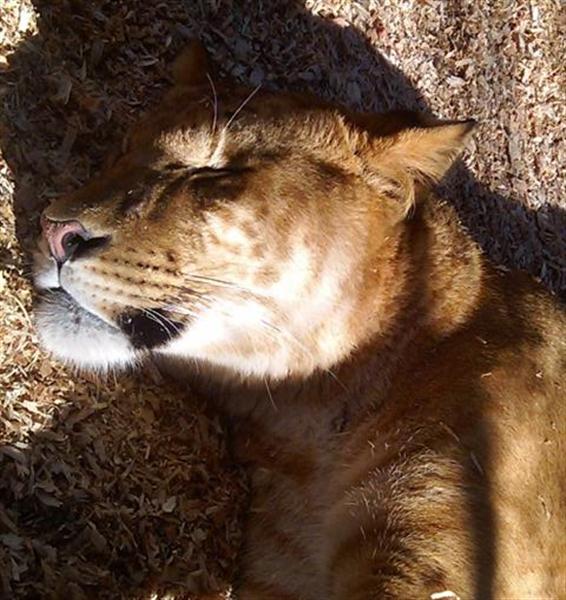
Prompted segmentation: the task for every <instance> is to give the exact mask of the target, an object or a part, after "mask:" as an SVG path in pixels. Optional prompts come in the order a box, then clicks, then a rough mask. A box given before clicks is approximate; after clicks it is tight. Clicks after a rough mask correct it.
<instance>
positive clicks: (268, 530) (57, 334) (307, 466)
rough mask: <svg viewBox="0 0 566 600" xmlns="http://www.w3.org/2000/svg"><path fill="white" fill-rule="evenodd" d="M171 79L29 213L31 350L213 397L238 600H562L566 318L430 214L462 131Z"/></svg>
mask: <svg viewBox="0 0 566 600" xmlns="http://www.w3.org/2000/svg"><path fill="white" fill-rule="evenodd" d="M174 74H175V78H176V84H175V86H174V88H173V89H172V90H171V91H170V92H169V93H168V94H167V96H166V97H165V99H164V100H163V102H162V104H161V105H160V106H159V107H158V108H157V110H155V112H154V113H153V114H151V115H149V116H148V117H146V118H145V119H143V120H142V121H141V123H140V124H139V125H138V126H137V127H135V128H134V129H133V131H132V132H131V134H130V135H129V136H128V137H127V139H126V141H125V143H124V146H123V153H122V154H121V156H119V157H117V159H116V160H115V161H114V163H113V164H111V165H109V166H108V167H107V168H106V169H105V170H104V171H103V172H102V174H101V175H100V176H99V177H97V178H96V179H95V180H93V181H92V182H91V183H89V184H88V185H87V186H86V187H84V188H83V189H81V190H79V191H78V192H76V193H74V194H72V195H70V196H68V197H64V198H61V199H58V200H57V201H55V202H53V203H52V204H51V205H50V206H49V207H48V208H47V209H46V210H45V212H44V213H43V215H42V218H41V224H42V228H43V233H42V237H41V239H40V241H39V250H38V255H37V259H36V264H35V283H36V286H37V288H38V290H39V294H40V301H39V305H38V307H37V311H36V317H37V327H38V331H39V334H40V337H41V339H42V341H43V343H44V345H45V347H46V348H47V349H49V350H50V351H51V352H52V353H53V354H54V355H56V356H57V357H59V358H60V359H62V360H64V361H68V362H70V363H73V364H75V365H78V366H79V367H82V368H85V369H93V370H96V371H105V370H108V369H115V368H119V367H125V366H128V365H138V364H141V363H142V361H143V360H144V359H145V358H146V357H148V356H149V355H152V356H157V357H161V358H162V360H165V361H166V362H167V364H168V365H169V367H170V368H171V369H172V370H175V371H177V372H183V373H184V374H186V373H191V374H192V375H191V377H192V378H193V382H194V381H197V382H200V384H201V387H202V389H208V390H210V391H211V394H210V397H211V401H214V402H216V403H217V405H218V409H219V410H221V411H222V412H223V414H225V415H226V416H227V418H228V420H229V422H230V428H231V436H232V443H233V450H234V455H235V456H236V458H237V459H238V460H239V461H241V462H242V463H243V464H245V465H247V467H248V469H249V473H250V481H251V487H252V499H251V507H250V510H249V514H248V516H247V521H246V529H245V542H244V547H243V549H242V555H241V561H240V569H239V572H240V574H239V576H238V578H237V581H236V582H234V585H233V595H234V597H235V598H241V599H245V600H252V599H262V600H323V599H324V600H326V599H328V600H369V599H376V600H383V599H388V598H395V599H413V598H415V599H417V598H423V599H426V598H432V599H437V598H438V599H439V598H456V597H459V598H462V599H468V598H476V599H489V598H521V599H527V598H531V599H535V598H536V599H540V598H548V599H558V598H566V460H564V435H565V430H566V406H565V400H566V391H565V389H564V377H563V374H564V368H565V365H566V347H565V343H566V317H565V312H564V308H563V307H561V306H560V305H559V303H558V301H557V300H556V299H554V298H553V297H551V296H550V295H549V294H548V293H546V292H545V291H544V290H543V289H541V287H540V286H539V285H537V284H536V283H534V282H533V281H531V280H530V279H529V278H528V277H527V276H525V275H522V274H520V273H515V272H501V271H499V270H497V269H495V268H494V267H493V266H492V265H490V264H489V262H488V261H487V260H486V259H485V258H484V256H483V255H482V253H481V252H480V250H479V249H478V247H477V246H476V244H475V243H474V241H472V239H471V238H470V236H469V235H468V234H467V233H466V232H465V231H464V230H463V228H462V227H461V225H460V224H459V222H458V219H457V217H456V216H455V214H454V212H453V210H452V209H451V208H450V206H448V205H447V204H445V203H443V202H441V201H440V200H439V199H438V198H436V197H435V196H434V193H433V191H432V189H433V183H434V182H436V181H438V180H439V179H440V178H442V176H443V174H444V173H445V172H446V170H447V169H448V168H449V167H450V165H451V163H452V162H453V161H454V159H455V158H456V156H457V155H458V154H459V152H460V151H461V149H462V148H463V146H464V144H465V143H466V140H467V138H468V137H469V136H470V132H471V130H472V129H473V122H471V121H462V122H454V121H449V122H446V121H444V122H442V121H432V120H431V119H428V118H424V117H422V116H419V115H417V114H410V113H392V114H358V113H353V112H349V111H347V110H345V109H341V108H339V107H336V106H333V105H329V104H327V103H323V102H321V101H318V100H316V99H314V98H312V97H307V96H303V95H298V94H289V93H275V92H270V91H265V90H259V89H254V90H250V89H245V88H243V87H240V86H237V85H235V84H233V83H231V82H229V81H226V80H221V79H219V78H218V77H216V76H215V75H213V72H212V70H211V68H210V67H209V63H208V62H207V58H206V55H205V52H204V50H203V48H202V47H201V46H199V45H198V44H193V45H192V46H191V48H190V49H189V50H188V51H186V52H185V53H184V54H183V55H182V56H181V58H180V59H179V60H178V61H177V63H176V65H175V68H174Z"/></svg>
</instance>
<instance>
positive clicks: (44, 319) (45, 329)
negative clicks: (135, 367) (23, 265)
mask: <svg viewBox="0 0 566 600" xmlns="http://www.w3.org/2000/svg"><path fill="white" fill-rule="evenodd" d="M35 313H36V321H37V326H38V332H39V336H40V339H41V341H42V343H43V345H44V346H45V347H46V348H47V349H48V350H49V351H51V352H52V353H53V354H54V355H55V356H56V357H57V358H59V359H62V360H63V361H65V362H69V363H72V364H74V365H77V366H79V367H85V368H87V369H92V368H94V369H95V370H107V369H108V368H111V367H112V368H113V367H122V366H125V365H128V364H132V363H135V362H138V360H139V359H140V358H141V357H142V356H144V355H145V354H147V353H148V352H149V351H150V350H153V349H159V348H161V347H163V346H165V345H167V343H169V342H171V341H172V340H174V339H175V338H177V337H179V336H180V335H181V334H182V333H183V331H184V330H185V328H186V326H187V323H185V322H180V321H178V320H172V319H171V318H170V316H169V315H168V314H167V311H165V310H163V309H138V308H128V309H126V310H125V311H124V312H122V313H120V315H119V316H118V317H117V319H116V324H114V323H112V322H109V321H108V320H106V319H102V318H101V317H99V316H98V315H96V314H94V313H92V312H90V311H89V310H88V309H86V308H85V307H84V306H82V305H81V304H80V303H79V302H77V301H76V300H75V298H73V296H72V295H71V294H69V293H68V292H67V291H65V290H64V289H63V288H61V287H57V288H47V289H43V290H42V291H40V294H39V299H38V304H37V308H36V311H35Z"/></svg>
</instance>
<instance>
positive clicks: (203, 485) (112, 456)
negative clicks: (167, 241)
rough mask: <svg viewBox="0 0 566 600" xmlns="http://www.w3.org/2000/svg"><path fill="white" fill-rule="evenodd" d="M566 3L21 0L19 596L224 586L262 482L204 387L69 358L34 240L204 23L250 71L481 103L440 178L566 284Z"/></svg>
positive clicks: (14, 194) (13, 444)
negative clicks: (246, 470)
mask: <svg viewBox="0 0 566 600" xmlns="http://www.w3.org/2000/svg"><path fill="white" fill-rule="evenodd" d="M560 4H561V3H560V1H559V0H529V1H528V2H520V3H518V2H508V1H507V0H494V1H492V2H488V3H486V2H482V1H480V0H465V1H462V2H445V1H444V0H382V1H379V2H377V1H374V0H365V1H362V0H360V1H358V0H302V1H300V0H253V1H252V0H242V1H241V2H235V1H230V0H185V1H181V0H162V1H159V0H155V1H154V0H148V1H147V2H145V1H144V2H141V1H139V0H120V1H119V2H118V1H115V0H89V1H88V2H86V1H81V0H1V2H0V5H1V6H0V106H1V109H0V111H1V112H0V149H1V151H2V157H1V158H0V597H1V598H4V597H5V598H33V599H34V598H69V599H74V598H77V599H82V598H128V599H137V598H140V599H141V598H169V597H171V598H185V597H186V598H192V597H194V594H196V593H197V592H199V591H200V590H204V589H207V590H213V589H223V587H224V583H223V582H224V581H229V579H230V576H231V574H232V572H233V569H234V558H235V556H236V554H237V551H238V545H239V543H240V524H241V515H242V512H243V509H244V507H245V503H246V482H245V480H244V477H243V475H242V473H241V472H240V471H239V470H238V469H237V468H236V467H234V466H232V465H231V464H230V462H229V459H228V457H227V454H226V449H225V443H224V436H223V432H222V428H221V426H220V424H219V422H218V421H217V420H216V419H215V418H214V416H211V415H210V414H208V412H207V409H206V407H205V406H204V403H203V402H202V401H201V400H199V399H198V398H197V397H196V396H195V395H194V394H193V393H191V391H190V390H186V389H179V388H178V387H176V386H175V385H174V384H172V383H170V382H166V381H160V380H159V374H157V373H156V372H154V371H153V370H152V369H151V368H149V367H148V372H147V373H145V374H143V375H134V374H130V375H120V376H116V377H115V378H114V377H111V378H109V379H108V380H97V379H96V378H88V377H85V376H84V375H78V374H76V373H73V372H72V371H70V370H68V369H65V368H63V367H61V366H60V365H58V364H56V363H54V362H53V361H51V360H50V358H49V357H48V356H46V355H45V354H44V353H43V352H42V351H41V350H40V349H39V348H38V344H37V339H36V336H35V333H34V330H33V324H32V302H33V298H32V292H31V289H30V283H29V263H28V254H27V251H28V250H29V248H30V247H31V246H32V245H33V240H34V237H35V235H36V234H37V226H38V215H39V213H40V211H41V209H42V208H43V207H44V206H45V205H46V203H48V202H49V200H50V199H51V198H54V197H56V196H58V195H59V194H61V193H65V192H68V191H70V190H73V189H75V188H77V187H78V186H80V185H81V183H83V182H84V181H85V180H86V179H88V178H89V177H90V176H91V175H92V174H94V173H96V171H97V169H99V168H100V165H101V163H102V162H103V159H104V156H105V154H106V153H108V151H109V149H110V148H111V147H112V145H113V144H116V143H118V142H119V140H120V136H121V134H122V132H123V131H124V129H125V128H126V127H127V126H128V125H129V124H130V123H131V122H132V121H133V120H134V119H135V118H136V117H137V116H138V115H139V114H140V113H142V112H143V111H144V110H145V109H147V108H149V107H151V106H152V105H153V104H154V103H155V102H156V101H157V100H158V98H159V96H160V95H161V93H162V91H163V90H164V89H165V88H166V86H167V85H169V83H170V74H169V65H170V63H171V61H172V59H173V58H174V56H175V55H176V53H177V52H178V50H179V49H180V48H182V47H183V45H184V44H185V43H186V41H187V40H188V39H190V38H192V37H200V38H201V39H202V40H203V41H204V42H205V44H206V45H207V47H208V48H209V50H210V51H211V53H212V55H213V56H214V58H215V59H216V60H217V62H218V63H219V64H220V65H221V67H222V68H223V69H224V70H225V71H226V72H229V73H231V74H232V75H233V76H234V77H236V78H237V79H239V80H241V81H244V82H248V83H250V84H252V85H257V84H259V83H262V84H263V85H265V86H268V87H275V88H287V89H305V90H309V91H312V92H315V93H317V94H319V95H322V96H324V97H326V98H329V99H332V100H336V101H339V102H342V103H345V104H347V105H349V106H351V107H354V108H361V109H365V110H383V109H387V108H399V107H403V108H415V107H419V108H420V109H422V110H428V111H432V112H434V113H435V114H437V115H440V116H443V117H447V118H465V117H470V116H472V117H475V118H476V119H478V120H479V121H480V126H479V128H478V132H477V135H476V136H475V139H474V143H473V144H472V146H471V148H470V149H469V151H468V152H467V154H466V157H465V162H462V164H461V165H460V166H459V167H458V168H456V169H454V171H453V173H452V175H451V177H449V178H448V180H447V181H446V182H445V183H444V185H443V187H442V190H441V191H442V192H443V193H445V194H446V195H448V196H449V197H451V198H452V199H453V200H454V202H455V204H456V206H457V208H458V210H459V211H460V213H461V215H462V218H463V220H464V222H465V223H466V225H467V227H468V228H469V230H470V231H471V233H472V234H473V235H474V236H475V238H476V239H477V240H478V241H479V242H480V244H481V245H482V246H483V247H484V248H485V250H486V252H487V253H488V254H489V255H490V256H491V257H492V258H493V259H494V260H495V261H496V262H498V263H499V264H501V265H503V266H518V267H520V268H523V269H526V270H528V271H529V272H530V273H531V274H532V275H534V276H535V277H538V278H540V279H541V280H542V281H543V282H544V284H545V285H546V286H547V287H548V288H549V289H551V290H553V291H554V292H556V293H557V294H561V295H562V294H566V245H565V240H566V199H565V198H564V174H563V171H564V164H565V162H566V161H565V158H566V157H565V149H564V143H563V140H564V138H565V128H566V118H565V116H566V115H565V106H566V103H565V97H564V95H565V90H566V81H565V75H564V73H565V72H564V68H563V59H564V56H565V55H566V42H565V36H564V33H563V32H564V20H563V16H561V12H560V11H561V6H560Z"/></svg>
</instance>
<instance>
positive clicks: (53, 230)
mask: <svg viewBox="0 0 566 600" xmlns="http://www.w3.org/2000/svg"><path fill="white" fill-rule="evenodd" d="M41 229H42V230H43V237H44V238H45V240H46V241H47V244H48V246H49V251H50V252H51V256H53V258H54V259H55V260H56V261H57V262H58V263H64V262H65V261H66V260H68V259H69V258H71V256H72V255H73V253H74V252H75V250H76V249H77V248H78V246H79V245H80V244H81V243H82V242H83V241H85V240H88V239H89V237H90V236H89V235H88V233H87V231H86V229H85V228H84V227H83V226H82V225H81V224H80V223H79V222H78V221H54V220H52V219H49V218H48V217H46V216H45V215H43V216H42V217H41Z"/></svg>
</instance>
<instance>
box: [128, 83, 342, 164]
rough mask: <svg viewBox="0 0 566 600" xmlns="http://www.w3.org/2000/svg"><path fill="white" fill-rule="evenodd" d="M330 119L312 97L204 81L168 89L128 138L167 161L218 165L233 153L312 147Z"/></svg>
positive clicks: (332, 119) (332, 116)
mask: <svg viewBox="0 0 566 600" xmlns="http://www.w3.org/2000/svg"><path fill="white" fill-rule="evenodd" d="M335 121H336V113H335V111H331V110H329V109H328V108H327V107H325V106H322V105H320V102H318V103H317V101H316V100H314V99H310V98H307V97H303V96H300V95H295V94H284V93H274V92H267V91H263V90H258V89H252V90H250V89H249V88H242V87H232V86H230V87H228V86H214V87H213V86H212V85H210V86H199V87H198V88H185V89H181V90H173V92H172V93H171V94H170V95H169V96H168V97H167V98H166V99H165V101H164V102H163V104H162V105H161V106H160V107H159V108H158V110H157V111H156V112H155V113H153V115H151V116H149V117H148V118H147V119H146V120H145V121H143V122H141V123H140V124H139V125H138V127H137V130H134V132H133V136H132V139H133V140H134V142H135V141H136V140H137V142H138V144H137V145H138V146H142V147H143V146H146V147H151V148H153V149H155V150H157V151H158V153H159V154H162V155H166V156H167V157H168V158H170V159H171V160H172V161H175V160H178V161H180V162H187V161H190V164H191V166H195V167H200V166H210V163H211V160H213V162H214V161H216V162H217V163H218V166H222V163H225V162H226V161H227V160H229V159H231V158H233V157H234V155H236V154H237V155H239V156H241V155H243V154H247V155H248V156H254V155H257V154H264V153H265V152H270V153H283V152H292V151H293V150H295V151H302V150H306V149H308V151H309V152H316V149H317V147H318V146H320V143H319V142H320V141H322V140H324V141H325V143H326V144H328V140H329V139H330V138H331V136H329V135H328V133H329V131H330V130H332V129H333V128H334V127H335Z"/></svg>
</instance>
